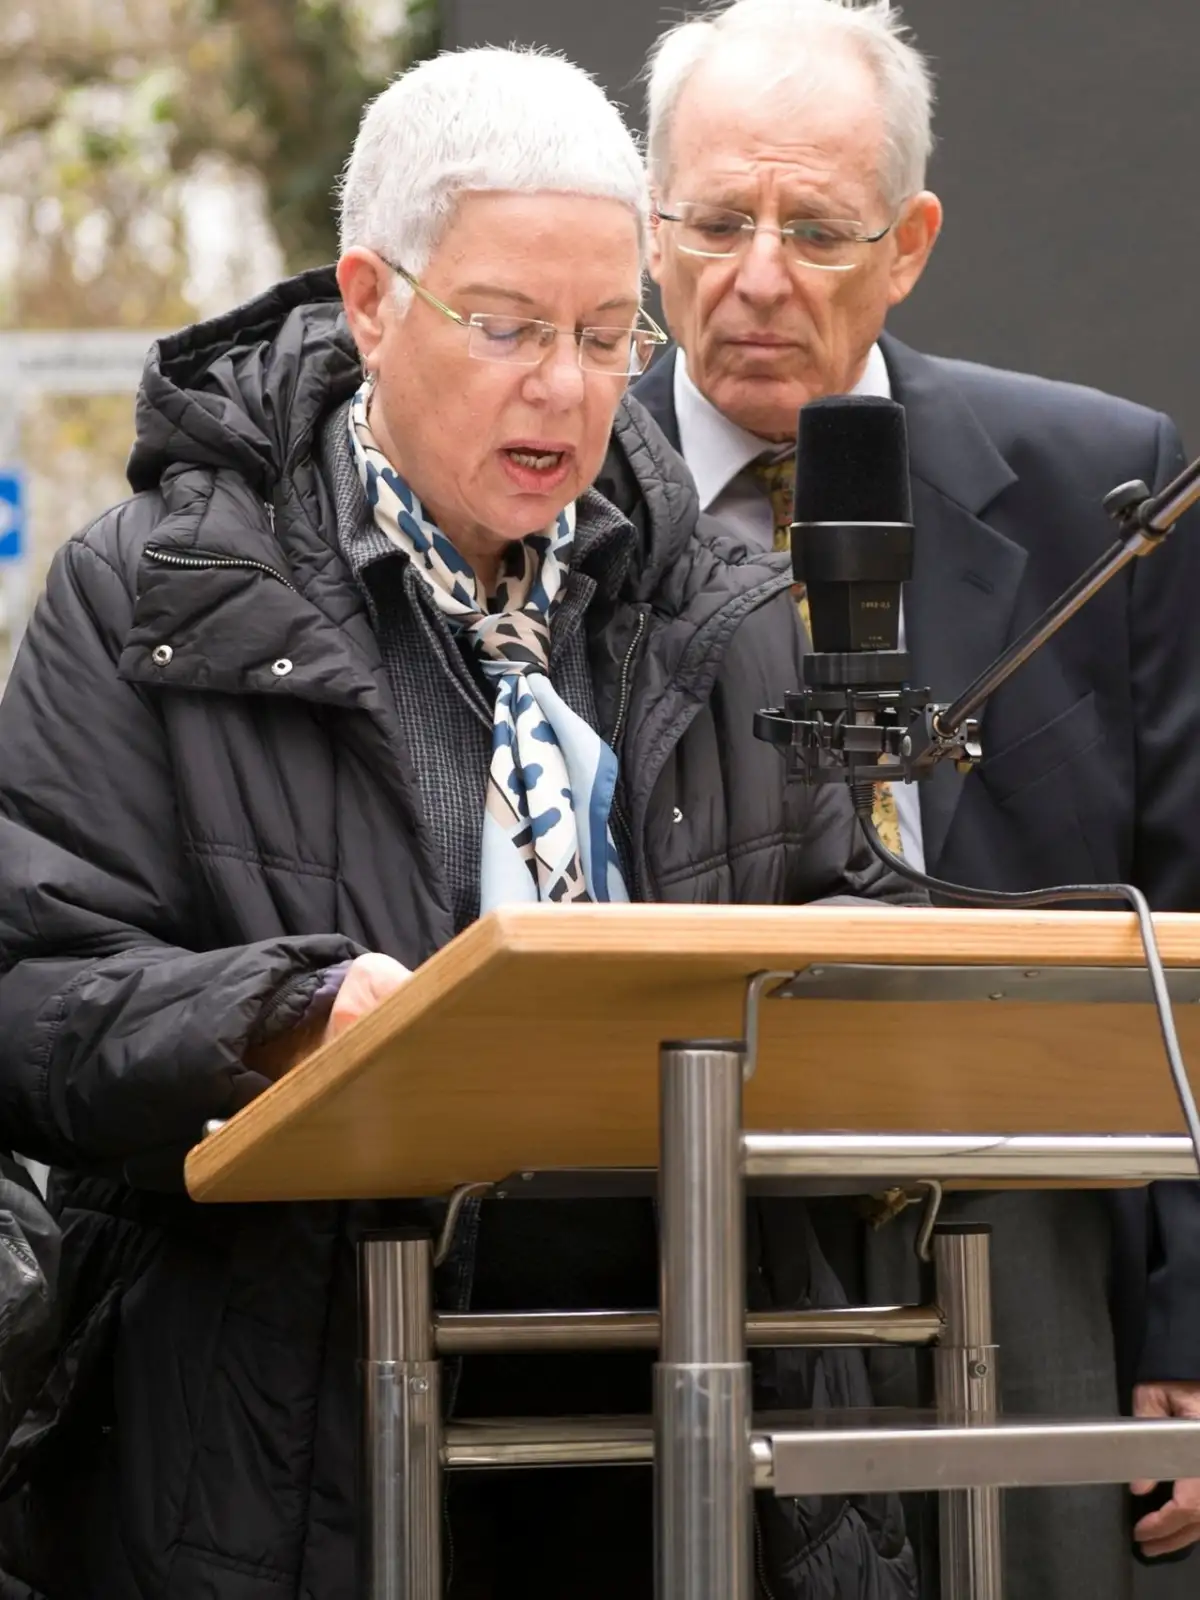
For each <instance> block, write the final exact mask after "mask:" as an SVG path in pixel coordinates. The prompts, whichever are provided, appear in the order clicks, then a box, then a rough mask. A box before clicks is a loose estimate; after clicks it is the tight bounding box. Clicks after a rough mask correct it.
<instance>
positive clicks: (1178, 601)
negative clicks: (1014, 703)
mask: <svg viewBox="0 0 1200 1600" xmlns="http://www.w3.org/2000/svg"><path fill="white" fill-rule="evenodd" d="M1184 465H1185V460H1184V453H1183V446H1182V444H1181V442H1180V439H1179V435H1178V433H1177V431H1176V429H1175V427H1174V425H1173V424H1172V423H1171V422H1170V421H1169V420H1168V419H1167V418H1166V417H1162V418H1161V419H1160V420H1159V426H1158V437H1157V460H1156V461H1155V463H1154V476H1153V479H1152V482H1153V486H1154V488H1155V489H1156V490H1157V489H1161V488H1164V487H1165V486H1166V484H1168V483H1169V482H1170V481H1171V479H1172V478H1174V477H1176V476H1177V475H1178V474H1179V473H1180V472H1181V471H1182V470H1183V467H1184ZM1197 597H1200V511H1191V512H1189V513H1188V514H1187V515H1186V516H1184V517H1183V518H1181V519H1180V521H1179V523H1178V525H1177V526H1176V528H1175V530H1174V532H1173V533H1172V534H1171V535H1170V536H1169V537H1168V538H1167V539H1166V540H1165V541H1164V543H1163V545H1162V547H1161V548H1160V549H1159V550H1157V551H1155V552H1154V554H1152V555H1150V556H1147V557H1145V558H1144V559H1142V560H1140V561H1138V562H1137V563H1136V567H1135V570H1134V574H1133V584H1132V599H1131V606H1130V630H1131V638H1130V654H1131V659H1132V662H1133V697H1134V726H1135V735H1136V740H1137V783H1138V792H1137V830H1136V833H1135V835H1134V872H1133V881H1134V882H1135V883H1136V884H1137V885H1138V886H1139V887H1140V888H1141V889H1142V891H1143V892H1144V893H1145V895H1146V897H1147V898H1148V900H1149V901H1150V904H1151V905H1152V906H1153V907H1154V908H1155V910H1157V911H1200V760H1198V759H1197V752H1198V751H1200V627H1198V626H1197V622H1196V616H1195V607H1196V602H1197ZM1186 1065H1187V1066H1188V1068H1189V1072H1190V1077H1191V1081H1192V1086H1193V1089H1194V1090H1196V1091H1197V1092H1200V1062H1198V1061H1189V1062H1187V1063H1186ZM1161 1070H1162V1071H1163V1072H1166V1071H1167V1065H1166V1062H1165V1061H1163V1062H1162V1063H1161ZM1127 1203H1128V1202H1127ZM1149 1207H1150V1215H1149V1218H1148V1224H1149V1225H1148V1230H1147V1231H1148V1277H1147V1283H1146V1327H1145V1333H1144V1338H1143V1343H1142V1347H1141V1358H1140V1361H1139V1362H1138V1367H1137V1372H1136V1377H1137V1380H1138V1381H1139V1382H1166V1381H1170V1380H1190V1381H1200V1183H1157V1184H1153V1185H1152V1186H1151V1188H1150V1191H1149ZM1118 1287H1119V1285H1118Z"/></svg>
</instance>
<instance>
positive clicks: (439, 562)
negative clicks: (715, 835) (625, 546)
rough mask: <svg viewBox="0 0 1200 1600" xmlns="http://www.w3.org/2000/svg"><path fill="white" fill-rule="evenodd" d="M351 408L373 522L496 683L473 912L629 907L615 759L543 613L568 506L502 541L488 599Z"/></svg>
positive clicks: (559, 559)
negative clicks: (564, 671) (554, 655)
mask: <svg viewBox="0 0 1200 1600" xmlns="http://www.w3.org/2000/svg"><path fill="white" fill-rule="evenodd" d="M369 398H370V385H369V384H364V385H363V386H362V388H361V389H360V390H359V391H358V393H357V394H356V395H355V397H354V399H353V401H352V402H351V407H350V448H351V450H352V451H353V453H354V459H355V462H356V463H357V466H358V471H359V476H360V477H361V479H362V483H363V488H364V489H365V490H366V495H367V500H368V503H369V504H370V506H371V510H372V512H373V513H374V517H375V522H376V525H377V526H378V527H379V529H380V530H381V531H382V532H383V533H384V534H385V535H386V536H387V538H388V539H390V540H391V542H392V543H393V544H394V545H395V546H396V548H397V549H399V550H402V551H403V552H404V553H405V555H407V556H408V557H409V558H410V559H411V561H412V565H413V570H414V572H416V573H417V574H418V575H419V576H420V578H421V579H422V581H423V582H424V583H425V584H426V585H427V587H428V589H429V592H430V594H431V595H432V597H433V601H434V604H435V605H436V606H437V608H438V610H439V611H440V612H441V613H442V614H443V615H444V616H445V618H446V619H447V621H448V622H449V624H450V626H451V628H453V629H454V630H455V632H457V633H461V634H463V635H464V636H465V637H466V639H467V640H468V641H469V643H470V646H471V649H472V651H473V652H474V655H475V658H476V660H477V661H478V662H479V665H480V668H481V669H482V671H483V674H484V676H485V677H486V678H487V679H488V680H489V681H490V682H491V683H493V684H494V685H495V689H496V701H495V708H494V712H493V720H492V760H491V767H490V770H489V773H488V789H487V804H486V807H485V810H484V819H483V847H482V863H481V881H480V913H481V914H483V913H484V912H487V911H490V910H492V909H493V907H495V906H500V905H512V904H513V903H514V902H523V901H530V900H552V901H558V902H565V901H577V902H578V901H595V900H606V901H626V900H628V899H629V895H628V893H627V891H626V888H625V884H624V882H623V881H622V878H621V869H620V864H619V861H618V858H617V853H616V850H615V849H614V847H613V840H612V830H611V827H610V825H609V816H610V812H611V810H612V799H613V791H614V789H615V787H616V781H617V758H616V756H615V755H614V754H613V752H612V750H611V749H610V748H609V747H608V745H607V744H605V742H604V740H603V739H602V738H601V737H600V735H599V734H598V733H596V731H595V730H594V729H593V728H591V727H589V726H588V724H587V723H586V722H584V720H583V719H582V718H581V717H578V716H576V714H575V713H574V712H573V711H572V710H571V708H570V707H569V706H568V705H567V704H566V702H565V701H563V700H562V699H561V698H560V697H559V695H558V694H556V693H555V691H554V689H553V687H552V686H551V683H550V675H549V663H550V618H551V615H552V614H553V610H554V606H555V603H556V601H557V599H558V595H559V591H560V590H561V588H562V585H563V583H564V580H565V578H566V574H567V568H568V564H569V561H570V556H571V546H572V544H573V543H574V539H575V508H574V506H568V507H567V509H566V510H565V511H562V512H560V513H559V516H558V519H557V521H556V523H555V524H554V526H553V527H551V528H548V529H547V530H546V531H545V532H544V533H537V534H531V535H530V536H529V537H528V538H527V539H523V540H520V541H519V542H516V543H513V544H511V545H509V547H508V549H507V551H506V553H505V558H504V566H503V571H502V574H501V578H500V582H499V584H498V586H497V588H496V593H495V594H494V595H492V596H488V595H485V594H483V593H482V592H481V590H480V587H479V582H478V579H477V578H476V576H475V573H474V571H473V570H472V568H471V567H470V566H469V565H468V564H467V562H466V561H465V560H464V559H463V557H462V556H461V555H459V553H458V551H457V550H456V549H455V547H454V545H453V544H452V543H451V542H450V540H449V539H448V538H447V537H446V535H445V534H444V533H442V532H441V530H440V529H439V528H437V527H436V526H435V525H434V524H433V523H432V522H430V521H429V520H428V518H427V517H426V516H425V513H424V511H423V509H422V506H421V502H420V500H418V498H417V496H416V495H415V494H414V493H413V491H412V490H411V489H410V488H409V486H408V484H407V483H405V481H404V479H403V478H402V477H401V476H400V474H399V473H398V472H397V471H396V469H395V468H394V467H393V466H392V465H391V464H390V462H389V461H388V460H387V458H386V457H385V456H384V454H383V452H382V451H381V450H380V448H379V446H378V445H377V444H376V442H375V438H374V435H373V434H372V432H371V427H370V423H369V422H368V420H367V407H368V401H369Z"/></svg>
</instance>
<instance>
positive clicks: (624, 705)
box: [611, 611, 646, 899]
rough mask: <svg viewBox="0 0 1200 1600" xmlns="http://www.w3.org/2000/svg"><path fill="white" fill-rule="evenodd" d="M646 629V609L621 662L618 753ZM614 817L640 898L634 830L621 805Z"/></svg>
mask: <svg viewBox="0 0 1200 1600" xmlns="http://www.w3.org/2000/svg"><path fill="white" fill-rule="evenodd" d="M645 631H646V613H645V612H644V611H639V612H638V614H637V627H636V628H635V629H634V630H633V638H632V639H631V640H630V644H629V649H628V650H626V652H625V659H624V661H622V663H621V678H620V685H621V689H620V697H619V699H618V701H617V715H616V720H615V721H614V723H613V731H612V741H611V743H612V749H613V752H614V754H615V753H616V751H617V748H618V746H619V743H620V739H621V730H622V728H623V727H624V724H625V713H626V711H627V710H628V709H629V691H630V682H631V679H632V676H633V658H634V656H635V655H636V654H637V648H638V645H639V644H641V642H642V634H643V633H645ZM612 818H613V821H614V822H615V823H616V825H617V827H618V828H619V829H620V831H621V837H622V838H623V839H624V841H625V849H626V851H627V852H628V856H629V870H630V872H631V873H632V874H633V883H632V884H631V885H630V887H631V888H632V890H633V894H634V898H635V899H640V898H641V887H640V884H639V878H638V868H637V852H636V851H635V850H634V848H633V830H632V829H631V828H630V826H629V824H628V822H626V820H625V813H624V812H623V811H622V810H621V807H620V805H618V804H614V805H613V808H612Z"/></svg>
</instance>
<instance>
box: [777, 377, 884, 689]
mask: <svg viewBox="0 0 1200 1600" xmlns="http://www.w3.org/2000/svg"><path fill="white" fill-rule="evenodd" d="M793 517H794V521H793V522H792V572H793V574H794V576H795V579H796V582H797V583H802V584H803V585H804V587H805V590H806V592H807V596H808V609H809V616H810V619H811V623H810V626H811V632H812V642H813V650H814V651H815V652H816V654H817V655H818V656H826V657H832V658H841V657H845V656H849V655H861V654H864V653H867V652H870V653H883V654H884V655H886V656H887V657H888V660H887V661H886V662H882V661H880V662H877V663H876V664H875V666H874V667H872V668H869V667H868V666H867V663H866V662H865V661H861V660H860V661H858V662H857V663H854V664H853V665H851V664H846V665H845V667H844V669H841V668H839V667H838V666H837V664H836V661H835V660H828V661H826V662H824V663H821V664H818V662H816V661H814V662H812V664H811V669H806V674H805V675H806V680H807V681H808V682H810V683H815V682H816V681H817V680H818V678H819V680H820V681H822V682H824V683H826V684H831V683H837V682H842V683H864V682H876V683H882V682H893V683H895V682H903V681H904V680H905V679H906V678H907V676H908V670H907V666H908V664H907V661H906V660H905V659H904V658H903V657H902V656H900V655H899V642H900V593H901V589H900V586H901V584H902V583H903V582H905V580H906V579H908V578H911V577H912V570H913V526H912V493H911V490H910V487H909V475H908V432H907V429H906V427H905V421H904V407H903V406H901V405H897V404H896V402H895V401H894V400H885V399H882V398H876V397H873V396H868V395H838V396H831V397H830V398H828V399H824V400H813V401H811V402H810V403H809V404H808V405H806V406H805V407H804V408H803V409H802V410H801V412H800V419H799V424H798V426H797V431H796V489H795V498H794V511H793Z"/></svg>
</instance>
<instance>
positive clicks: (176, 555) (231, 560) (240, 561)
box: [145, 544, 299, 594]
mask: <svg viewBox="0 0 1200 1600" xmlns="http://www.w3.org/2000/svg"><path fill="white" fill-rule="evenodd" d="M145 554H146V555H147V556H148V557H149V558H150V560H151V561H157V562H159V564H160V565H162V566H164V567H190V568H191V569H192V570H193V571H194V572H201V571H205V570H210V569H211V568H213V567H241V568H242V569H243V570H245V571H251V572H265V573H266V575H267V577H268V578H274V579H275V580H276V582H277V583H282V584H283V585H284V587H285V588H287V589H290V590H291V591H292V593H293V594H298V593H299V590H298V589H297V588H296V585H295V584H294V583H292V582H291V580H290V579H288V578H285V577H284V575H283V573H282V572H277V571H276V570H275V568H274V567H269V566H267V564H266V562H265V561H255V560H253V559H252V558H251V557H249V556H218V555H208V554H204V555H183V554H181V553H180V552H179V551H177V550H164V549H163V548H162V546H161V545H157V544H148V545H147V546H146V550H145Z"/></svg>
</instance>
